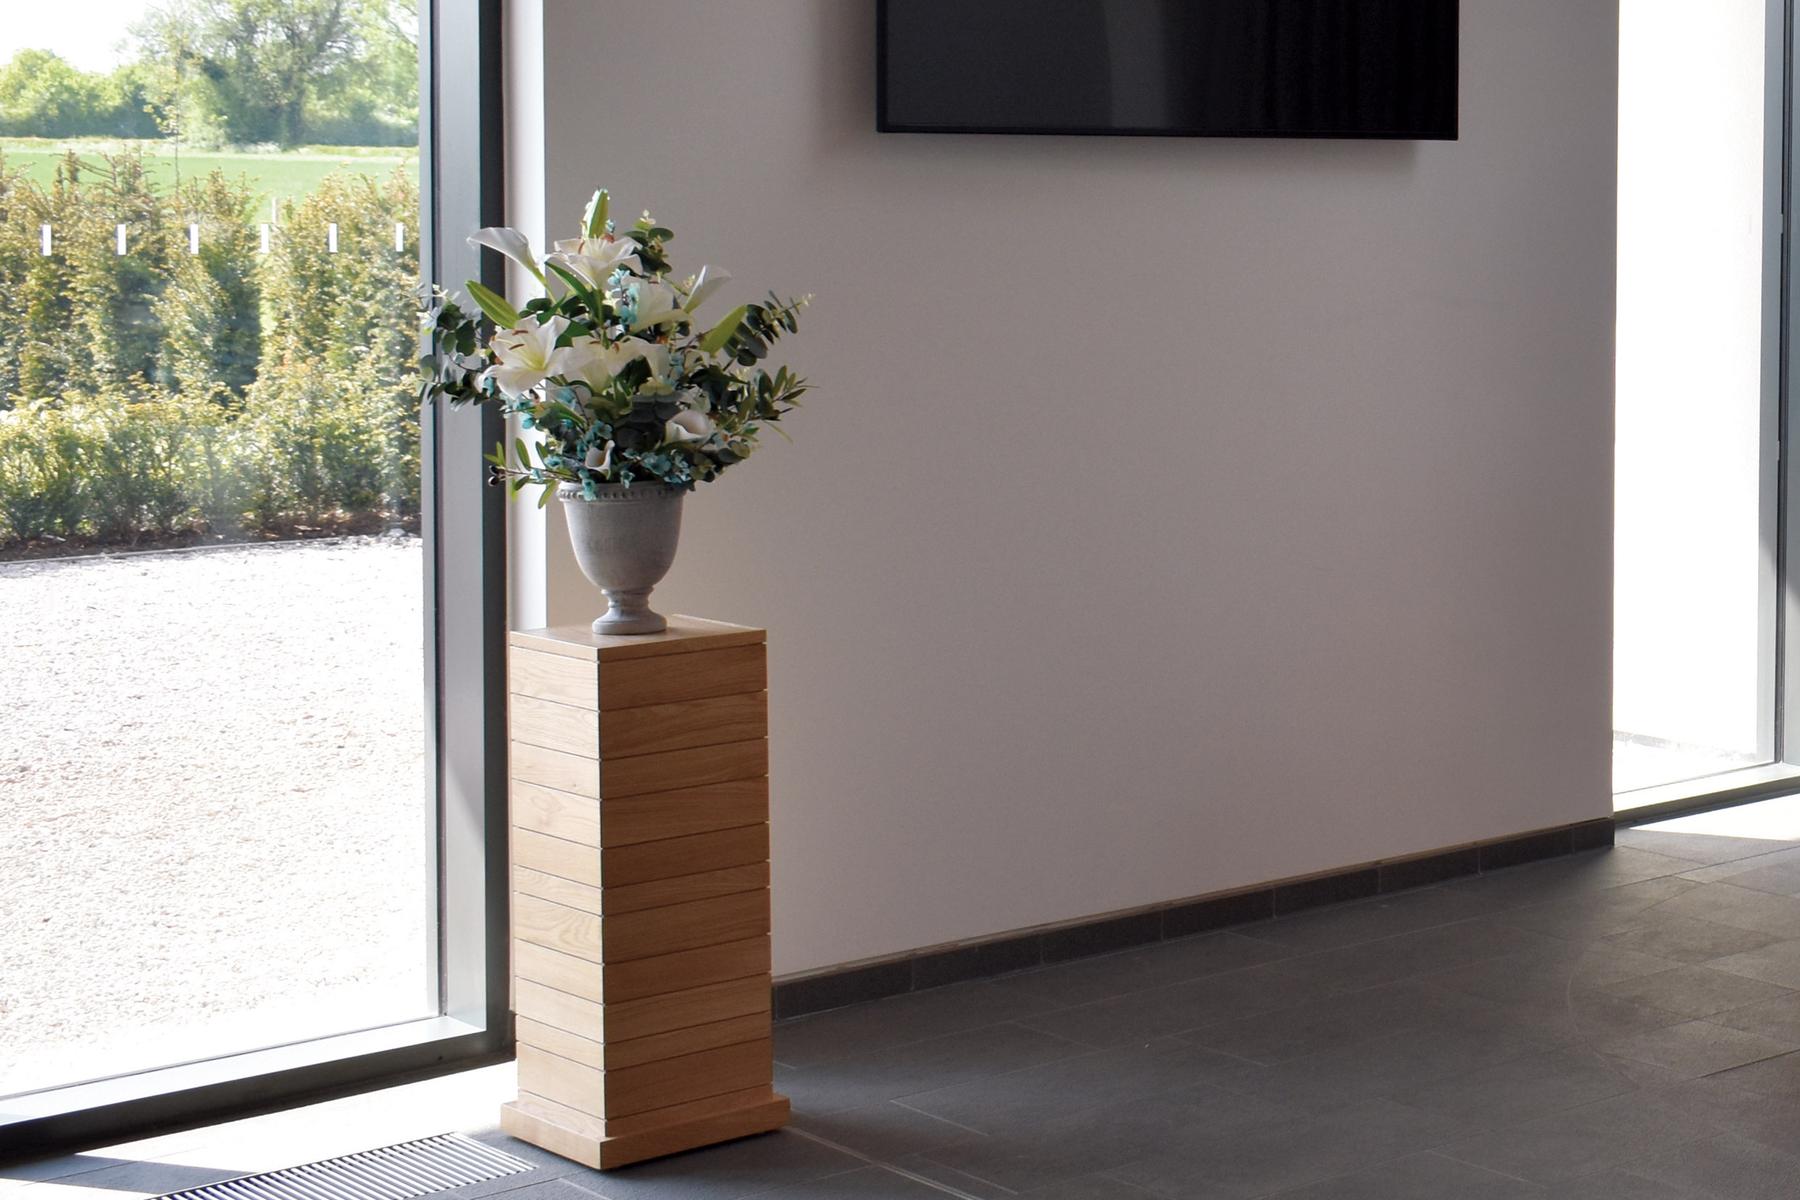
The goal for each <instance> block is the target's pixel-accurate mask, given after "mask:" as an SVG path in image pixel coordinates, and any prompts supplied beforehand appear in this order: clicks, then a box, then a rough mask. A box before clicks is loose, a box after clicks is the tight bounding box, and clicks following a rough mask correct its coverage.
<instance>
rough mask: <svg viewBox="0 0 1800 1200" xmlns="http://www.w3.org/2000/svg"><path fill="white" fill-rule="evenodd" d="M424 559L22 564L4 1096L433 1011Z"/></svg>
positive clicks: (1, 825)
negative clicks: (427, 967)
mask: <svg viewBox="0 0 1800 1200" xmlns="http://www.w3.org/2000/svg"><path fill="white" fill-rule="evenodd" d="M420 570H421V563H420V550H419V541H418V539H417V538H412V537H395V538H344V539H334V540H330V541H322V542H293V543H284V544H276V545H264V546H246V547H232V548H229V549H214V550H192V551H165V552H160V553H150V554H135V555H116V556H109V557H92V558H79V559H63V560H56V561H38V562H22V563H7V564H0V647H3V650H0V711H3V712H4V718H3V720H0V1095H5V1094H8V1093H16V1092H20V1091H28V1090H32V1089H34V1088H38V1087H42V1086H45V1085H47V1084H51V1083H60V1082H68V1081H73V1080H75V1079H81V1078H92V1077H95V1076H99V1075H111V1074H119V1073H123V1072H126V1071H131V1070H138V1069H142V1068H145V1067H151V1066H160V1065H166V1064H168V1063H172V1062H178V1061H183V1060H188V1059H193V1058H199V1057H208V1056H212V1055H216V1054H219V1053H226V1052H231V1051H236V1050H244V1049H250V1048H253V1047H258V1046H266V1045H272V1044H277V1043H280V1042H287V1041H294V1040H298V1039H300V1038H304V1037H309V1036H314V1035H317V1034H321V1033H331V1032H340V1031H343V1030H347V1029H351V1028H361V1027H366V1026H370V1025H377V1024H384V1023H387V1022H389V1021H393V1020H400V1019H405V1018H407V1017H412V1016H417V1015H422V1013H423V1012H424V1011H425V1010H426V1004H427V990H426V979H425V962H426V958H425V949H426V941H425V939H426V931H427V921H426V908H427V897H428V892H427V890H426V878H427V876H426V859H425V853H426V815H425V800H424V783H423V779H424V776H423V746H424V741H423V724H422V722H423V703H422V699H423V698H422V691H423V683H422V678H423V676H422V670H423V668H422V661H421V655H422V635H421V621H422V616H421V588H420Z"/></svg>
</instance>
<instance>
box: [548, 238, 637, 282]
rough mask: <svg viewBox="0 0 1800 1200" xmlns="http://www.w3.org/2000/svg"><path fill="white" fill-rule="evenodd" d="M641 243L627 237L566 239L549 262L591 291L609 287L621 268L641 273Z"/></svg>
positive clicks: (560, 243) (557, 247) (557, 246)
mask: <svg viewBox="0 0 1800 1200" xmlns="http://www.w3.org/2000/svg"><path fill="white" fill-rule="evenodd" d="M637 248H638V244H637V243H636V242H634V241H632V240H631V239H630V238H628V237H610V236H609V237H597V238H564V239H563V240H562V241H560V242H557V243H556V253H554V254H552V255H551V256H550V259H549V261H550V262H553V263H555V264H556V265H557V266H559V267H561V268H562V269H563V270H565V271H567V272H569V273H570V274H571V275H574V276H576V277H577V278H578V279H580V280H581V281H582V282H583V283H585V284H587V285H588V286H589V287H592V288H603V287H605V286H606V280H607V277H608V276H610V275H611V274H612V273H613V272H614V271H616V270H618V269H619V268H620V267H624V268H626V269H627V270H631V271H639V270H642V269H643V264H642V263H641V262H639V261H638V256H637Z"/></svg>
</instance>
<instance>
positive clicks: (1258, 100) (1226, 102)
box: [876, 0, 1458, 139]
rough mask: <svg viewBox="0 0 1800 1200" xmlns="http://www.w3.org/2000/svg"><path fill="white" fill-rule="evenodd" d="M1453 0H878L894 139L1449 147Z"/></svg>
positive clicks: (883, 114)
mask: <svg viewBox="0 0 1800 1200" xmlns="http://www.w3.org/2000/svg"><path fill="white" fill-rule="evenodd" d="M1457 4H1458V0H878V7H877V16H876V22H877V37H876V42H877V55H878V63H877V101H876V105H877V125H878V127H879V128H880V129H881V130H882V131H884V132H891V133H1058V134H1070V133H1074V134H1082V133H1089V134H1155V135H1170V136H1188V137H1337V138H1421V139H1424V138H1441V139H1454V138H1455V137H1456V130H1457Z"/></svg>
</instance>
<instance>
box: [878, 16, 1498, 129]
mask: <svg viewBox="0 0 1800 1200" xmlns="http://www.w3.org/2000/svg"><path fill="white" fill-rule="evenodd" d="M902 2H904V0H902ZM1443 3H1446V4H1449V5H1452V6H1453V11H1452V21H1453V24H1454V26H1455V31H1456V46H1457V55H1456V61H1455V62H1453V63H1452V64H1451V83H1452V84H1453V86H1454V88H1455V94H1456V111H1455V112H1454V113H1453V114H1452V115H1451V118H1450V129H1449V132H1448V133H1446V132H1444V131H1442V130H1394V131H1381V132H1367V131H1363V130H1356V131H1346V130H1316V131H1309V130H1282V131H1279V132H1276V131H1271V130H1267V129H1244V130H1219V129H1176V128H1156V127H1148V126H1145V127H1136V126H1115V127H1112V128H1108V129H1094V128H1081V127H1065V126H1057V125H1028V126H1027V125H1020V126H1008V127H1006V128H1004V129H1002V128H997V127H990V126H982V125H903V124H899V123H897V122H895V121H892V120H890V119H889V118H888V87H887V75H888V45H887V40H888V4H889V0H875V131H876V132H877V133H925V134H931V133H949V134H977V135H981V136H987V137H1005V136H1009V135H1015V134H1016V135H1020V136H1024V137H1164V138H1240V139H1241V138H1268V139H1270V140H1277V141H1293V140H1295V139H1319V140H1330V141H1344V142H1455V141H1460V140H1461V139H1462V53H1461V51H1462V0H1443Z"/></svg>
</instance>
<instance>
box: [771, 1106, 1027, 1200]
mask: <svg viewBox="0 0 1800 1200" xmlns="http://www.w3.org/2000/svg"><path fill="white" fill-rule="evenodd" d="M915 1111H916V1110H915ZM926 1115H927V1116H929V1115H930V1114H929V1113H927V1114H926ZM789 1131H790V1132H791V1133H794V1134H795V1135H797V1136H799V1137H803V1138H805V1139H806V1140H807V1141H809V1142H813V1143H815V1144H817V1145H820V1146H824V1147H825V1148H826V1149H828V1150H835V1151H837V1152H838V1153H839V1154H847V1155H849V1156H850V1157H851V1158H854V1159H856V1160H857V1161H858V1162H860V1163H862V1164H863V1165H862V1166H860V1167H854V1168H851V1170H850V1171H833V1172H831V1173H830V1174H827V1175H821V1176H818V1177H817V1178H818V1179H836V1178H838V1177H840V1176H843V1175H848V1174H851V1172H852V1171H861V1170H865V1169H867V1168H869V1167H874V1168H876V1169H877V1170H881V1171H886V1172H888V1173H889V1174H892V1175H898V1176H900V1177H901V1178H902V1179H909V1180H911V1181H912V1182H914V1183H917V1184H922V1185H923V1186H925V1187H928V1188H931V1189H932V1190H934V1191H938V1192H943V1193H944V1194H945V1195H948V1196H955V1197H957V1198H958V1200H983V1198H982V1197H980V1196H975V1195H972V1194H970V1193H968V1192H965V1191H963V1190H962V1189H960V1188H954V1187H951V1186H950V1185H949V1184H947V1183H943V1182H940V1181H939V1180H936V1179H931V1178H928V1177H926V1176H924V1175H920V1174H919V1173H918V1172H916V1171H909V1170H907V1169H906V1168H905V1167H902V1166H900V1165H899V1164H898V1163H891V1162H888V1161H887V1160H885V1159H881V1158H877V1157H875V1156H874V1155H870V1154H865V1153H863V1152H862V1151H861V1150H857V1149H855V1148H854V1147H851V1146H845V1145H842V1144H840V1143H838V1142H834V1141H832V1140H831V1139H830V1138H828V1137H821V1136H820V1135H819V1134H816V1133H812V1132H809V1131H807V1130H805V1129H801V1128H799V1127H798V1126H789ZM983 1136H986V1135H983ZM920 1157H922V1158H925V1159H927V1160H928V1161H931V1162H936V1161H937V1160H935V1159H932V1158H931V1156H930V1155H929V1154H921V1155H920ZM939 1165H940V1166H948V1165H949V1164H947V1163H942V1164H939ZM956 1169H957V1168H954V1167H952V1168H951V1170H956ZM969 1178H971V1179H980V1180H981V1182H982V1183H985V1184H988V1185H989V1186H991V1187H1000V1185H999V1184H997V1183H994V1182H993V1181H992V1180H988V1179H982V1178H981V1176H979V1175H970V1176H969ZM778 1186H780V1185H778ZM770 1190H772V1189H770ZM1000 1190H1002V1191H1004V1192H1006V1193H1007V1194H1009V1195H1017V1193H1016V1192H1013V1190H1012V1189H1011V1188H1001V1189H1000ZM757 1194H758V1193H754V1192H752V1193H747V1194H746V1195H745V1197H742V1198H741V1200H748V1197H749V1196H754V1195H757Z"/></svg>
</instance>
